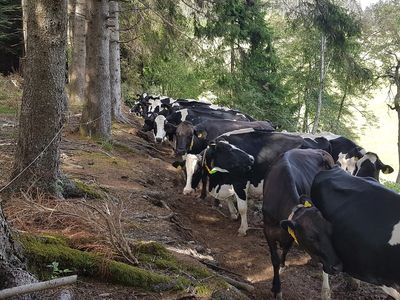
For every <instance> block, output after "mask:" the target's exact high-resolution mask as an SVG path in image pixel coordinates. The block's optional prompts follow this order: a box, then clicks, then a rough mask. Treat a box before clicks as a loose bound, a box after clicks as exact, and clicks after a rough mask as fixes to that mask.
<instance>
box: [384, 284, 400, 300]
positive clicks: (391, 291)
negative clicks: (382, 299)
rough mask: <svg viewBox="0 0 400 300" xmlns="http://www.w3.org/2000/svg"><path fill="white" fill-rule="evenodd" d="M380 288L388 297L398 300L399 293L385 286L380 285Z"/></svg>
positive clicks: (399, 299)
mask: <svg viewBox="0 0 400 300" xmlns="http://www.w3.org/2000/svg"><path fill="white" fill-rule="evenodd" d="M381 288H382V290H383V291H384V292H385V293H386V294H388V295H389V296H390V297H392V298H394V299H396V300H400V293H399V292H398V291H397V290H395V289H394V288H391V287H388V286H386V285H382V286H381Z"/></svg>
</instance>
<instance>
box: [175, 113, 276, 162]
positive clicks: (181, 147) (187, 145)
mask: <svg viewBox="0 0 400 300" xmlns="http://www.w3.org/2000/svg"><path fill="white" fill-rule="evenodd" d="M243 128H258V129H264V130H270V131H274V130H275V127H274V126H273V124H272V123H271V122H270V121H253V122H247V121H234V120H226V119H222V120H213V121H212V122H210V120H209V119H207V120H205V121H203V122H201V123H199V124H197V125H193V124H192V123H190V122H182V123H180V124H179V125H178V126H177V128H176V134H175V138H176V148H175V152H176V154H178V155H184V154H186V153H190V154H199V153H200V152H201V151H203V150H204V149H205V148H206V147H207V145H208V143H209V142H211V141H212V140H214V139H215V138H217V137H218V136H220V135H222V134H224V133H226V132H230V131H233V130H238V129H243Z"/></svg>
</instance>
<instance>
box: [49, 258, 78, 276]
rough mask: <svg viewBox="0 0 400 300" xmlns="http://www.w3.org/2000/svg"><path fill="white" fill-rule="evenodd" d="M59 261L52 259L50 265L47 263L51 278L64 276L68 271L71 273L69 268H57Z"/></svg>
mask: <svg viewBox="0 0 400 300" xmlns="http://www.w3.org/2000/svg"><path fill="white" fill-rule="evenodd" d="M59 265H60V264H59V263H58V262H57V261H53V262H52V263H51V264H50V265H47V267H48V268H51V274H52V275H51V278H57V277H60V276H64V275H66V274H68V273H72V271H71V270H70V269H63V270H61V269H60V268H59Z"/></svg>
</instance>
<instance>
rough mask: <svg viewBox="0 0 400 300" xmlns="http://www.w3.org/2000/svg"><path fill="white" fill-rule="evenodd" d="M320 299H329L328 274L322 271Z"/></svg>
mask: <svg viewBox="0 0 400 300" xmlns="http://www.w3.org/2000/svg"><path fill="white" fill-rule="evenodd" d="M321 299H322V300H330V299H331V287H330V286H329V275H328V274H327V273H325V272H324V271H322V288H321Z"/></svg>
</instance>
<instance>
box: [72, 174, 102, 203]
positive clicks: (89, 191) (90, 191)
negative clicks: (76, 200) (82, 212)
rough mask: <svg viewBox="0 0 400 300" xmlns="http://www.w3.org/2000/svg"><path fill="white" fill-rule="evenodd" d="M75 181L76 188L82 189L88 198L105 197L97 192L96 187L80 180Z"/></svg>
mask: <svg viewBox="0 0 400 300" xmlns="http://www.w3.org/2000/svg"><path fill="white" fill-rule="evenodd" d="M73 181H74V183H75V185H76V187H77V188H78V189H80V190H81V191H82V192H83V193H84V194H85V195H86V196H87V197H89V198H94V199H95V198H101V197H102V196H103V195H102V194H101V192H99V191H97V190H96V189H95V188H94V187H92V186H90V185H88V184H86V183H84V182H83V181H81V180H78V179H74V180H73Z"/></svg>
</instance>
